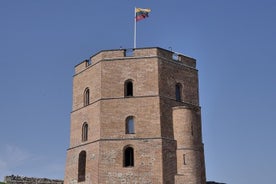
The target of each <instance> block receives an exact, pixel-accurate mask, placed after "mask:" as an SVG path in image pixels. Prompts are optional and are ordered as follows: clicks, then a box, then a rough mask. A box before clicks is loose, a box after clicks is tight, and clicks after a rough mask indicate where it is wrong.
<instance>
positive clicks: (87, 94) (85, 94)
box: [83, 88, 90, 106]
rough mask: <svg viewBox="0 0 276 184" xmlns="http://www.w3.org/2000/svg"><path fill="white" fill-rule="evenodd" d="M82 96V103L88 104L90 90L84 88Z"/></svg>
mask: <svg viewBox="0 0 276 184" xmlns="http://www.w3.org/2000/svg"><path fill="white" fill-rule="evenodd" d="M83 96H84V98H83V104H84V106H87V105H89V98H90V92H89V88H86V89H85V90H84V95H83Z"/></svg>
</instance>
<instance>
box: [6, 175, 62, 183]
mask: <svg viewBox="0 0 276 184" xmlns="http://www.w3.org/2000/svg"><path fill="white" fill-rule="evenodd" d="M4 182H5V183H6V184H63V180H56V179H48V178H33V177H24V176H14V175H11V176H6V177H5V179H4Z"/></svg>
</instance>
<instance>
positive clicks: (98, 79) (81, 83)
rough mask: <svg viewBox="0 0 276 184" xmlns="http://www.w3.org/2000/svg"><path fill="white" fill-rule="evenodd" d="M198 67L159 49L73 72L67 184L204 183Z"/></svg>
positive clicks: (99, 58)
mask: <svg viewBox="0 0 276 184" xmlns="http://www.w3.org/2000/svg"><path fill="white" fill-rule="evenodd" d="M198 96H199V95H198V74H197V69H196V61H195V60H194V59H192V58H190V57H186V56H183V55H180V54H175V53H173V52H171V51H168V50H164V49H161V48H141V49H135V50H133V51H131V52H130V53H128V52H126V50H123V49H121V50H108V51H101V52H99V53H97V54H95V55H94V56H92V57H91V58H90V60H86V61H83V62H81V63H80V64H78V65H77V66H76V67H75V75H74V78H73V109H72V112H71V131H70V146H69V148H68V150H67V159H66V170H65V179H64V182H65V184H71V183H85V184H98V183H99V184H117V183H118V184H121V183H125V184H127V183H129V184H134V183H135V184H174V183H177V184H205V180H206V179H205V165H204V150H203V143H202V135H201V134H202V133H201V113H200V106H199V97H198Z"/></svg>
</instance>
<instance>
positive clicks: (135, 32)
mask: <svg viewBox="0 0 276 184" xmlns="http://www.w3.org/2000/svg"><path fill="white" fill-rule="evenodd" d="M133 48H134V49H135V48H136V7H135V8H134V47H133Z"/></svg>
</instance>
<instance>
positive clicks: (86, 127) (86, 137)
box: [82, 123, 88, 142]
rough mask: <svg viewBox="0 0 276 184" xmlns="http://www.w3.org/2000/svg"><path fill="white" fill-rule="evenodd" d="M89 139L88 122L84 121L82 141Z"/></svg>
mask: <svg viewBox="0 0 276 184" xmlns="http://www.w3.org/2000/svg"><path fill="white" fill-rule="evenodd" d="M87 139H88V124H87V123H84V124H83V125H82V141H83V142H84V141H87Z"/></svg>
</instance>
